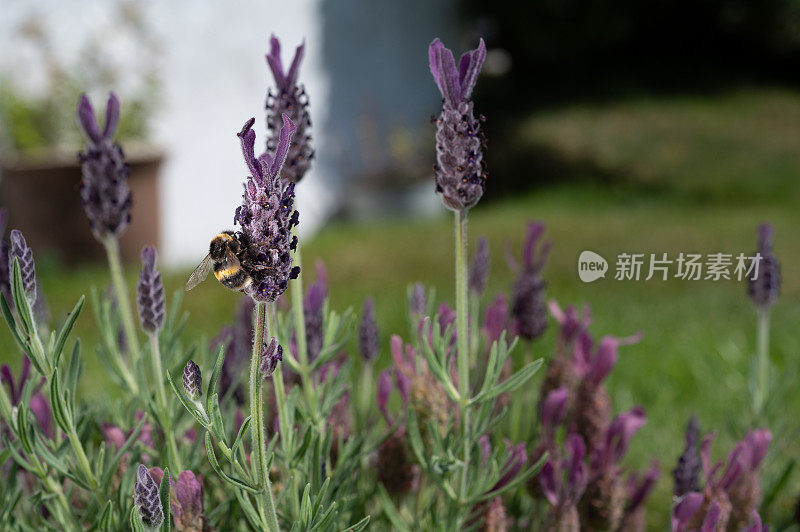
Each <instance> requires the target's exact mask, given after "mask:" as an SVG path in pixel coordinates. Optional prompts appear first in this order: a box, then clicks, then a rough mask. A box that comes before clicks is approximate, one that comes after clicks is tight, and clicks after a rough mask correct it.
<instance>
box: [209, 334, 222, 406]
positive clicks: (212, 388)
mask: <svg viewBox="0 0 800 532" xmlns="http://www.w3.org/2000/svg"><path fill="white" fill-rule="evenodd" d="M224 361H225V346H224V345H221V346H219V349H218V350H217V361H216V362H215V363H214V370H213V371H212V372H211V379H209V381H208V391H207V392H206V411H208V412H210V411H211V396H212V395H214V394H215V393H217V383H219V377H220V375H221V374H222V363H223V362H224Z"/></svg>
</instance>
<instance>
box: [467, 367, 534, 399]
mask: <svg viewBox="0 0 800 532" xmlns="http://www.w3.org/2000/svg"><path fill="white" fill-rule="evenodd" d="M542 362H543V360H542V359H541V358H540V359H538V360H534V361H533V362H531V363H530V364H528V365H527V366H525V367H524V368H522V369H521V370H519V371H518V372H516V373H514V374H513V375H511V377H509V378H508V379H506V380H504V381H503V382H501V383H499V384H496V385H495V386H493V387H492V388H491V389H489V390H488V391H484V392H482V393H479V394H478V395H476V396H475V397H473V398H472V399H471V400H470V404H475V403H481V402H483V401H488V400H489V399H493V398H495V397H497V396H498V395H500V394H501V393H505V392H511V391H514V390H516V389H517V388H519V387H520V386H522V385H523V384H525V382H526V381H527V380H528V379H530V378H531V377H533V375H534V374H535V373H536V372H537V371H539V368H540V367H542Z"/></svg>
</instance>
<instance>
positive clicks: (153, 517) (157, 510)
mask: <svg viewBox="0 0 800 532" xmlns="http://www.w3.org/2000/svg"><path fill="white" fill-rule="evenodd" d="M133 504H134V505H135V506H136V510H137V511H138V512H139V517H141V519H142V523H144V524H145V526H148V527H150V528H158V527H160V526H161V523H163V522H164V511H163V510H162V509H161V501H160V500H159V498H158V485H156V482H155V480H153V477H151V476H150V473H149V472H148V471H147V468H146V467H145V466H144V465H143V464H139V467H138V468H137V469H136V484H134V486H133Z"/></svg>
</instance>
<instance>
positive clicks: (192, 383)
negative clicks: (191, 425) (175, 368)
mask: <svg viewBox="0 0 800 532" xmlns="http://www.w3.org/2000/svg"><path fill="white" fill-rule="evenodd" d="M183 389H184V390H186V395H188V396H189V398H190V399H191V400H192V401H196V400H198V399H199V398H200V396H202V395H203V373H202V372H201V371H200V367H199V366H198V365H197V364H195V363H194V360H190V361H189V362H187V363H186V367H185V368H183Z"/></svg>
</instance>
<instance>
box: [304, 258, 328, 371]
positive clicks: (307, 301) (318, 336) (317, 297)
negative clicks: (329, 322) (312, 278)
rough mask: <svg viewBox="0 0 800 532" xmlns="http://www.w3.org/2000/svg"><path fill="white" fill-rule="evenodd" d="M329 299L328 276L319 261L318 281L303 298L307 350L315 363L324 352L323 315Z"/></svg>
mask: <svg viewBox="0 0 800 532" xmlns="http://www.w3.org/2000/svg"><path fill="white" fill-rule="evenodd" d="M327 297H328V274H327V272H326V271H325V265H324V264H323V263H322V261H317V281H316V282H315V283H314V284H312V285H310V286H309V287H308V290H307V291H306V296H305V298H303V319H304V321H305V325H306V350H307V352H308V359H309V360H311V361H313V360H315V359H316V358H317V357H318V356H319V353H320V351H322V344H323V343H324V342H325V338H324V336H325V334H324V331H323V330H322V325H323V321H324V318H325V317H324V316H323V314H322V310H323V306H324V304H325V300H326V299H327Z"/></svg>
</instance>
